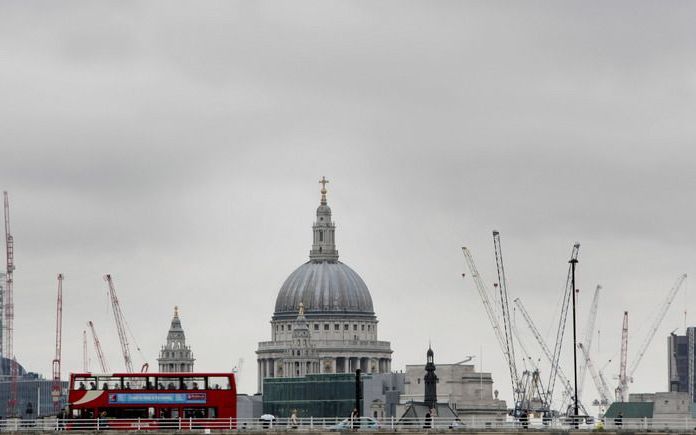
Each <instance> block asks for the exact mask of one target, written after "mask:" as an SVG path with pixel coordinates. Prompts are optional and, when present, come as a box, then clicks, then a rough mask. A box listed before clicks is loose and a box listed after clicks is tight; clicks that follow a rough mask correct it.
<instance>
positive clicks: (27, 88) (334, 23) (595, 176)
mask: <svg viewBox="0 0 696 435" xmlns="http://www.w3.org/2000/svg"><path fill="white" fill-rule="evenodd" d="M695 19H696V5H695V4H694V3H693V2H686V1H684V2H677V1H675V2H668V3H665V2H636V1H630V2H628V1H625V2H622V1H617V2H609V3H607V2H585V1H582V2H580V1H578V2H550V1H549V2H460V1H456V2H447V1H438V2H391V1H382V2H368V1H354V2H348V1H342V2H337V1H316V2H302V1H295V2H203V3H201V2H134V1H120V2H95V1H84V2H59V3H54V2H30V1H29V2H28V1H5V2H2V3H1V4H0V66H1V67H0V146H1V152H0V167H1V168H2V170H1V172H0V187H2V188H3V189H6V190H9V192H10V195H11V207H12V225H13V232H14V237H15V243H16V264H17V270H16V273H15V302H16V308H15V311H16V322H15V325H16V332H15V340H16V343H15V352H16V355H17V357H18V359H19V360H20V361H21V362H22V363H23V364H24V365H25V366H26V367H27V368H28V369H29V370H34V371H38V372H41V373H43V374H45V375H50V368H51V360H52V358H53V340H54V323H55V317H54V316H55V291H56V281H55V276H56V274H57V273H58V272H63V273H64V274H65V283H64V291H65V296H64V298H65V301H64V303H65V308H64V313H65V319H64V338H63V340H64V342H63V349H64V351H63V367H64V371H65V372H69V371H74V370H80V369H81V361H82V330H83V329H84V325H85V322H86V321H87V320H90V319H91V320H94V321H95V324H96V326H97V329H98V331H99V333H100V335H101V340H102V343H103V346H104V348H105V351H106V353H107V356H108V359H109V360H110V364H111V366H112V368H119V369H120V368H122V360H121V359H120V357H119V346H118V342H117V336H116V333H115V328H114V326H113V320H112V317H111V313H110V311H109V310H108V300H107V296H106V284H105V283H104V282H103V281H102V279H101V276H102V275H103V274H104V273H106V272H109V273H111V274H113V277H114V282H115V284H116V286H117V290H118V293H119V296H120V299H121V302H122V306H123V310H124V312H125V315H126V317H127V319H128V322H129V324H130V326H131V328H132V329H133V330H134V331H135V333H136V338H137V341H138V343H139V344H140V346H141V348H142V349H143V351H144V353H145V356H146V358H147V359H148V360H149V362H150V364H151V366H156V361H155V359H156V357H157V352H158V351H159V347H160V346H161V345H162V344H163V343H164V340H165V335H166V332H167V329H168V326H169V321H170V319H171V315H172V312H173V306H174V305H179V306H180V311H181V319H182V323H183V326H184V328H185V330H186V334H187V339H188V341H189V343H190V344H191V346H192V348H193V350H194V352H195V356H196V358H197V361H196V368H197V369H198V370H229V369H231V368H232V367H233V366H234V365H235V364H236V362H237V359H238V358H240V357H241V358H244V360H245V365H244V369H243V372H242V374H241V382H240V390H241V391H244V392H249V393H252V392H254V391H255V387H256V382H255V379H256V363H255V355H254V351H255V349H256V343H257V342H258V341H262V340H267V339H269V338H270V326H269V320H270V316H271V314H272V311H273V307H274V302H275V297H276V294H277V291H278V289H279V288H280V286H281V284H282V282H283V281H284V279H285V278H286V277H287V275H289V274H290V273H291V272H292V271H293V270H294V268H296V267H297V266H299V265H300V264H302V263H303V262H305V261H306V260H307V255H308V251H309V248H310V243H311V230H310V227H311V224H312V221H313V217H314V211H315V208H316V206H317V205H318V201H319V185H318V184H317V180H318V179H319V178H320V177H321V176H322V175H325V176H326V177H327V178H329V179H330V180H331V183H330V184H329V185H328V189H329V195H328V198H329V204H330V205H331V206H332V209H333V211H334V219H335V221H336V223H337V225H338V229H337V243H338V248H339V251H340V253H341V260H343V261H344V262H346V263H347V264H349V265H350V266H351V267H353V268H354V269H355V270H356V271H357V272H358V273H360V274H361V276H362V277H363V278H364V279H365V281H366V283H367V284H368V286H369V288H370V289H371V292H372V297H373V300H374V305H375V309H376V311H377V315H378V318H379V320H380V338H381V339H384V340H389V341H391V342H392V347H393V349H394V359H393V367H394V368H395V369H397V370H398V369H402V368H403V367H404V365H405V364H406V363H409V364H414V363H421V362H423V361H424V357H425V350H426V348H427V343H428V340H432V343H433V347H434V349H435V352H436V362H441V363H445V362H454V361H458V360H461V359H463V357H464V356H465V355H471V354H473V355H476V359H475V362H476V363H477V364H479V363H480V362H481V354H483V369H484V370H485V371H492V373H493V376H494V380H495V388H497V389H499V390H500V391H501V396H502V397H503V398H505V399H506V400H508V403H510V387H509V384H510V382H509V377H508V372H507V369H506V366H505V365H504V363H503V362H502V356H501V354H500V352H499V350H498V349H497V346H496V344H495V341H494V335H493V332H492V329H491V328H490V326H489V324H488V320H487V318H486V315H485V313H484V312H483V310H482V305H481V302H480V300H479V298H478V296H477V293H476V291H475V288H474V286H473V283H472V282H471V281H470V280H469V279H465V280H462V278H461V275H460V274H461V272H463V271H465V264H464V259H463V256H462V254H461V251H460V247H461V246H464V245H466V246H468V247H469V248H470V249H471V250H472V252H473V254H474V256H475V257H476V259H477V262H478V265H479V269H480V270H481V272H482V274H483V275H484V276H485V278H486V280H487V282H491V283H492V282H493V279H494V276H495V262H494V257H493V252H492V242H491V235H490V233H491V230H492V229H498V230H500V231H501V234H502V238H503V248H504V254H505V260H506V271H507V274H508V280H509V288H510V293H511V297H512V298H514V297H520V298H522V300H523V301H524V302H525V304H526V305H527V307H528V309H529V311H530V312H531V314H532V315H533V316H534V317H535V318H536V319H537V323H539V325H540V326H541V327H542V329H543V330H544V332H545V333H546V334H547V338H548V340H549V341H551V338H552V337H553V336H554V333H555V331H554V328H555V326H554V324H553V323H554V317H555V316H556V315H557V308H556V306H557V305H558V299H559V294H560V291H561V289H562V287H563V285H564V282H565V274H566V268H567V260H568V256H569V254H570V250H571V246H572V244H573V242H575V241H576V240H577V241H580V242H581V243H582V248H581V253H580V264H579V265H578V287H579V288H580V289H581V293H580V301H579V304H580V316H579V324H580V326H581V327H582V326H583V324H584V320H585V317H586V310H587V306H588V305H589V301H590V298H591V295H592V291H593V290H594V287H595V285H596V284H597V283H601V284H602V285H603V286H604V294H603V295H602V305H601V308H600V315H599V319H598V328H599V329H600V330H601V339H600V340H599V343H598V344H599V350H598V351H597V347H596V346H595V349H593V351H594V352H595V353H596V358H595V359H596V360H597V361H598V362H599V363H598V365H603V362H604V361H606V360H608V359H610V358H611V359H614V361H617V360H618V349H619V341H620V332H621V316H622V313H623V311H624V310H628V311H629V312H630V318H629V325H630V329H631V339H630V343H629V354H631V356H632V354H633V353H634V351H635V350H636V348H637V346H638V344H639V343H640V342H641V341H642V340H643V337H644V336H645V334H646V333H647V326H646V325H647V324H648V323H649V321H648V319H649V318H650V316H652V315H654V313H655V309H656V306H657V305H658V304H659V303H660V302H661V301H662V299H663V297H664V295H665V294H666V292H667V291H668V290H669V288H670V287H671V285H672V283H673V282H674V280H675V279H676V278H677V276H678V275H679V274H680V273H683V272H687V273H691V274H693V273H694V272H696V271H695V270H694V268H693V262H694V258H695V254H696V247H695V246H694V242H695V241H696V240H695V237H694V232H693V222H694V214H695V212H696V208H695V206H694V204H693V191H694V187H696V178H695V177H694V171H693V165H694V161H695V158H696V150H695V149H694V146H693V145H694V139H695V138H696V123H694V114H695V113H696V59H695V56H694V53H696V31H695V30H694V26H693V23H694V20H695ZM3 258H4V256H3ZM685 288H686V289H687V291H686V292H684V293H682V294H680V295H679V296H678V297H677V299H676V301H675V304H674V306H673V307H672V308H671V309H670V311H669V313H668V315H667V317H666V318H665V321H664V323H663V324H662V327H661V328H660V330H659V331H658V333H657V336H656V338H655V340H654V342H653V344H652V346H651V348H650V351H649V352H648V354H647V355H646V356H645V358H644V361H643V362H642V364H641V367H640V369H639V370H638V371H637V373H636V378H635V383H633V384H632V385H631V391H633V392H638V391H655V390H665V389H666V388H667V364H666V362H667V355H666V342H665V341H666V340H665V337H666V336H667V335H668V334H669V332H670V331H672V330H673V329H675V328H683V326H684V323H685V318H684V310H685V309H687V308H688V310H689V311H688V313H687V323H688V324H690V325H693V324H695V323H696V321H695V319H694V308H693V305H694V304H693V300H694V297H693V291H692V290H691V289H690V285H689V284H688V282H687V285H686V287H685ZM566 337H567V340H566V344H567V345H566V347H565V355H564V362H565V364H566V372H571V368H570V365H569V364H570V361H572V360H571V359H570V352H571V346H569V344H570V341H569V339H568V337H570V335H566ZM528 339H529V347H530V348H532V347H533V346H532V345H533V343H532V341H531V337H528ZM90 347H91V346H90ZM537 352H538V351H537ZM94 358H95V357H94V356H92V359H93V361H92V367H94V368H96V367H97V363H96V360H95V359H94ZM134 359H135V361H136V362H138V363H139V362H140V360H139V358H138V357H137V356H134ZM606 371H607V377H608V378H611V377H612V375H615V374H616V373H617V372H618V366H617V364H611V365H609V366H608V367H607V368H606ZM611 382H612V384H613V383H615V382H616V381H614V380H612V381H611ZM586 391H587V392H588V396H589V397H590V398H595V397H597V396H596V393H595V392H594V388H593V387H592V385H591V382H590V379H589V377H588V380H587V383H586Z"/></svg>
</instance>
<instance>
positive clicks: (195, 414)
mask: <svg viewBox="0 0 696 435" xmlns="http://www.w3.org/2000/svg"><path fill="white" fill-rule="evenodd" d="M207 414H208V409H207V408H184V418H206V417H207V416H208V415H207Z"/></svg>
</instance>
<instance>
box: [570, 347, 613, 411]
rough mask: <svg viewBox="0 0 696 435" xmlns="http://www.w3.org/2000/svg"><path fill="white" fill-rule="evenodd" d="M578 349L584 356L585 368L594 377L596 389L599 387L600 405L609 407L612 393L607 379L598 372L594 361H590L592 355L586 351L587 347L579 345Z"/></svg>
mask: <svg viewBox="0 0 696 435" xmlns="http://www.w3.org/2000/svg"><path fill="white" fill-rule="evenodd" d="M578 349H580V351H581V352H582V355H583V357H584V360H585V366H586V367H587V369H588V370H589V372H590V376H592V380H593V381H594V384H595V387H597V392H598V393H599V397H600V399H601V400H600V404H601V405H603V406H607V405H609V403H611V399H610V396H611V392H610V390H609V386H608V385H607V381H606V379H604V375H603V374H602V372H601V371H600V372H598V371H597V369H596V368H595V366H594V364H593V363H592V360H591V359H590V354H589V352H588V350H587V349H585V346H584V345H583V344H582V343H578Z"/></svg>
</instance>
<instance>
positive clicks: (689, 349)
mask: <svg viewBox="0 0 696 435" xmlns="http://www.w3.org/2000/svg"><path fill="white" fill-rule="evenodd" d="M695 349H696V327H693V326H690V327H688V328H686V334H685V335H676V334H674V333H672V334H670V336H669V337H667V358H668V361H667V370H668V374H667V388H668V391H671V392H681V393H689V397H691V401H692V402H696V374H695V372H696V350H695Z"/></svg>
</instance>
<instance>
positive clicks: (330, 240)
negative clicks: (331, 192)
mask: <svg viewBox="0 0 696 435" xmlns="http://www.w3.org/2000/svg"><path fill="white" fill-rule="evenodd" d="M328 182H329V180H327V179H326V177H321V180H319V184H321V202H320V203H319V207H318V208H317V220H316V221H315V222H314V225H312V230H313V234H314V241H313V243H312V250H311V251H310V252H309V259H310V260H311V261H313V262H315V263H321V262H323V261H329V262H335V261H337V260H338V251H337V250H336V242H335V239H334V236H335V233H336V225H335V224H334V223H333V222H332V221H331V208H330V207H329V206H328V204H327V202H326V184H327V183H328Z"/></svg>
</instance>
